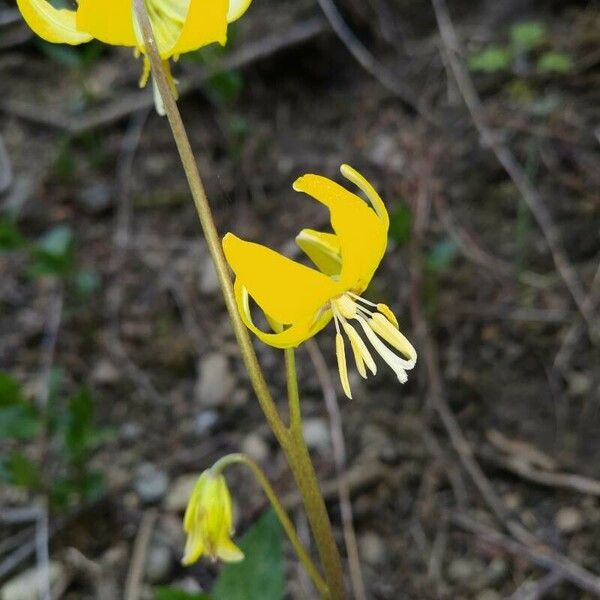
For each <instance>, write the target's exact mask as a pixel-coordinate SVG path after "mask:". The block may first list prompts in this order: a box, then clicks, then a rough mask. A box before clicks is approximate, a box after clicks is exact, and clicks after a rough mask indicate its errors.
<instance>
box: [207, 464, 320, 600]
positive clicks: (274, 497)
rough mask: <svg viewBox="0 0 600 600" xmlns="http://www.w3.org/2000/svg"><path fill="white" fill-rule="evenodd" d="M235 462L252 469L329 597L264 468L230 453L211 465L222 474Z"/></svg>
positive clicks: (302, 559)
mask: <svg viewBox="0 0 600 600" xmlns="http://www.w3.org/2000/svg"><path fill="white" fill-rule="evenodd" d="M233 464H243V465H245V466H246V467H248V468H249V469H250V471H252V474H253V475H254V477H256V480H257V481H258V483H259V485H260V487H261V488H262V489H263V491H264V493H265V496H267V499H268V500H269V502H270V503H271V506H272V507H273V510H274V511H275V514H276V515H277V518H278V519H279V522H280V523H281V526H282V527H283V530H284V531H285V533H286V535H287V536H288V539H289V540H290V543H291V544H292V546H293V548H294V550H295V552H296V554H297V555H298V558H299V559H300V562H301V563H302V564H303V565H304V568H305V569H306V572H307V573H308V575H309V577H310V578H311V579H312V581H313V583H314V584H315V587H316V588H317V590H318V591H319V593H320V594H321V595H322V596H324V597H327V595H328V589H327V583H326V582H325V580H324V579H323V577H321V574H320V573H319V570H318V569H317V567H316V566H315V564H314V563H313V561H312V560H311V558H310V556H309V555H308V553H307V552H306V550H305V548H304V546H303V545H302V542H301V541H300V538H299V537H298V534H297V533H296V529H295V528H294V525H293V524H292V522H291V520H290V518H289V517H288V515H287V513H286V511H285V508H283V505H282V504H281V502H280V500H279V498H278V497H277V494H276V493H275V490H274V489H273V488H272V486H271V484H270V483H269V480H268V479H267V476H266V475H265V474H264V472H263V470H262V469H261V468H260V467H259V466H258V464H257V463H255V462H254V461H253V460H252V459H251V458H250V457H249V456H247V455H246V454H242V453H236V454H228V455H226V456H223V457H222V458H220V459H219V460H218V461H217V462H216V463H215V464H214V465H213V466H212V467H211V471H212V472H213V473H214V474H215V475H220V474H221V473H222V472H223V471H224V470H225V469H226V468H227V467H228V466H230V465H233Z"/></svg>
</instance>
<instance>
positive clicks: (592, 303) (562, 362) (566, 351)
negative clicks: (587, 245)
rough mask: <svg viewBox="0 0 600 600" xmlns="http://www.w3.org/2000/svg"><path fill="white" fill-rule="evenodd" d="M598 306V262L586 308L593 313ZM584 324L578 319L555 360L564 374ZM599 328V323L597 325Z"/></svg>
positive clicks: (599, 288) (599, 269)
mask: <svg viewBox="0 0 600 600" xmlns="http://www.w3.org/2000/svg"><path fill="white" fill-rule="evenodd" d="M598 304H600V261H599V262H598V268H597V269H596V273H595V274H594V278H593V280H592V284H591V286H590V293H589V294H588V295H587V297H586V299H585V307H586V309H588V310H590V311H591V312H592V313H595V311H597V310H598ZM584 325H585V324H584V323H583V322H582V320H581V319H577V320H576V321H575V322H574V323H573V324H572V325H571V327H570V328H569V330H568V331H567V333H566V334H565V337H564V338H563V341H562V344H561V346H560V348H559V349H558V352H557V353H556V357H555V358H554V366H555V367H557V368H558V369H561V370H562V371H563V372H564V371H566V370H567V369H568V367H569V365H570V364H571V360H572V358H573V354H574V353H575V350H576V349H577V347H578V342H579V339H580V338H581V335H582V333H583V330H584ZM595 325H596V328H598V323H596V324H595Z"/></svg>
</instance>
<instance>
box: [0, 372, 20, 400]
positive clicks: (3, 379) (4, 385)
mask: <svg viewBox="0 0 600 600" xmlns="http://www.w3.org/2000/svg"><path fill="white" fill-rule="evenodd" d="M23 402H25V397H24V396H23V392H22V391H21V384H20V383H19V382H18V381H17V380H16V379H13V378H12V377H11V376H10V375H8V374H7V373H2V372H1V371H0V407H2V406H14V405H15V404H22V403H23Z"/></svg>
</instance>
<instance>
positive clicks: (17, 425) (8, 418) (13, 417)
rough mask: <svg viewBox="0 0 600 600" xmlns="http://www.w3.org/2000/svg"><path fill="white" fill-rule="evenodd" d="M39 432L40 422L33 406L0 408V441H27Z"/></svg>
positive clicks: (19, 405)
mask: <svg viewBox="0 0 600 600" xmlns="http://www.w3.org/2000/svg"><path fill="white" fill-rule="evenodd" d="M39 430H40V421H39V419H38V414H37V411H36V410H35V408H33V406H28V405H24V404H17V405H15V406H4V407H2V408H0V440H1V439H15V440H29V439H31V438H34V437H35V436H36V435H37V433H38V431H39Z"/></svg>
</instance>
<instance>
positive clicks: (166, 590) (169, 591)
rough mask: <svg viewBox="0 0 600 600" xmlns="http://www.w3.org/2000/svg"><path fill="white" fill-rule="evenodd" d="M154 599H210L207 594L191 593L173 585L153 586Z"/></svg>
mask: <svg viewBox="0 0 600 600" xmlns="http://www.w3.org/2000/svg"><path fill="white" fill-rule="evenodd" d="M154 597H155V598H156V600H211V597H210V596H209V595H207V594H191V593H190V592H184V591H183V590H179V589H177V588H174V587H167V586H162V585H160V586H157V587H155V588H154Z"/></svg>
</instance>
